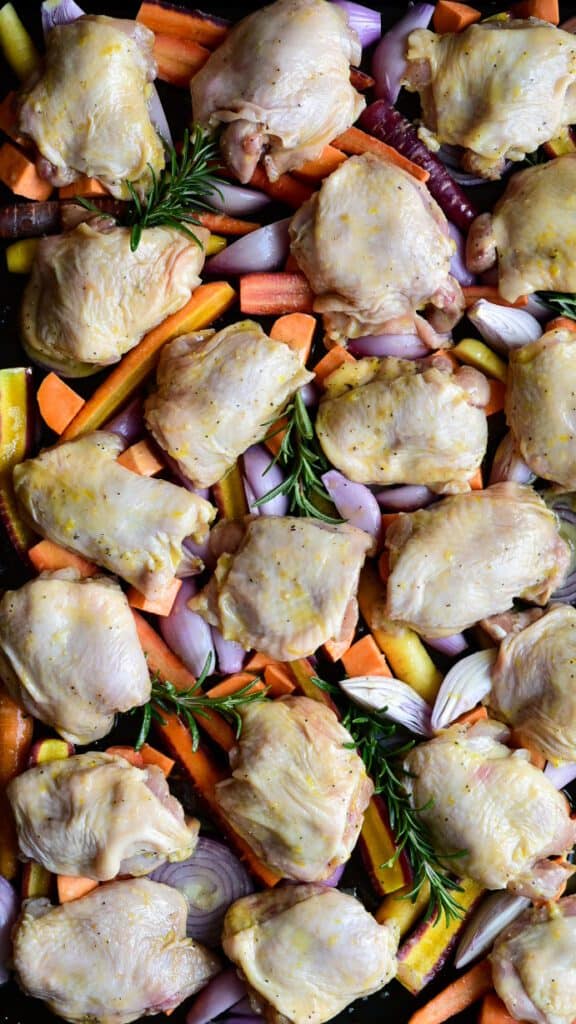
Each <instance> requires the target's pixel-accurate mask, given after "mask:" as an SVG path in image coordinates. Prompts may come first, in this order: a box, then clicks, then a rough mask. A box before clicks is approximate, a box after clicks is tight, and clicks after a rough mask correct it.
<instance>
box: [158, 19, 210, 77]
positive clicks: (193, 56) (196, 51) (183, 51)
mask: <svg viewBox="0 0 576 1024" xmlns="http://www.w3.org/2000/svg"><path fill="white" fill-rule="evenodd" d="M209 56H210V50H208V49H207V48H206V47H205V46H202V44H201V43H198V42H196V40H194V39H186V38H184V37H183V36H172V35H168V34H167V33H165V32H156V34H155V36H154V59H155V61H156V65H157V68H158V71H157V77H158V78H159V79H160V80H161V81H162V82H168V83H169V84H170V85H175V86H176V87H177V88H180V89H186V88H187V87H188V86H189V85H190V79H191V78H193V76H194V75H195V74H196V72H197V71H200V68H203V67H204V65H205V63H206V61H207V60H208V58H209Z"/></svg>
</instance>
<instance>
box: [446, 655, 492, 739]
mask: <svg viewBox="0 0 576 1024" xmlns="http://www.w3.org/2000/svg"><path fill="white" fill-rule="evenodd" d="M495 661H496V650H495V649H494V648H492V649H490V650H488V651H475V652H474V654H469V655H468V657H467V658H462V660H461V661H458V662H456V664H455V665H453V666H452V668H451V669H450V671H449V672H447V673H446V675H445V676H444V679H443V680H442V685H441V686H440V689H439V690H438V695H437V697H436V702H435V704H434V709H433V711H432V720H431V724H432V729H433V731H434V732H437V731H438V730H439V729H446V728H447V727H448V726H449V725H450V724H451V723H452V722H453V721H454V719H455V718H458V717H459V715H463V714H464V712H465V711H471V710H472V708H475V707H476V705H477V704H479V703H480V701H481V700H483V698H484V697H486V696H487V694H489V693H490V687H491V685H492V680H491V672H492V666H493V664H494V662H495Z"/></svg>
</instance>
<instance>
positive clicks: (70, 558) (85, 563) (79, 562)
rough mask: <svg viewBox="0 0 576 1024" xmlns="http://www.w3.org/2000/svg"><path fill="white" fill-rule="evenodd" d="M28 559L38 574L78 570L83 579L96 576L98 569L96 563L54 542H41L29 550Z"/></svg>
mask: <svg viewBox="0 0 576 1024" xmlns="http://www.w3.org/2000/svg"><path fill="white" fill-rule="evenodd" d="M28 558H29V559H30V561H31V563H32V565H33V566H34V568H35V569H36V572H57V571H58V569H76V570H77V571H78V573H79V574H80V576H81V577H82V579H86V578H87V577H88V576H95V575H96V573H97V572H99V571H100V570H99V569H98V566H97V565H94V562H90V561H89V559H88V558H83V557H82V555H77V554H75V553H74V552H73V551H67V550H66V548H63V547H60V545H59V544H55V543H54V541H52V540H40V541H38V543H37V544H35V545H34V547H32V548H29V550H28Z"/></svg>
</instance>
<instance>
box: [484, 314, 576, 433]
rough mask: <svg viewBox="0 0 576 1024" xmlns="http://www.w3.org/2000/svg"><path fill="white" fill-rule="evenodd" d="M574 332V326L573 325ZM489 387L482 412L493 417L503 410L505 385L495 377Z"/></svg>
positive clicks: (489, 381) (489, 380) (491, 379)
mask: <svg viewBox="0 0 576 1024" xmlns="http://www.w3.org/2000/svg"><path fill="white" fill-rule="evenodd" d="M574 330H576V324H575V325H574ZM488 383H489V385H490V400H489V402H488V405H487V406H485V407H484V412H485V413H486V415H487V416H493V415H494V414H495V413H497V412H502V409H503V408H504V400H505V398H506V385H505V384H504V382H503V381H501V380H496V378H495V377H490V378H489V379H488Z"/></svg>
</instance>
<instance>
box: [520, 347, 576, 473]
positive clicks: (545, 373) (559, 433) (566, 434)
mask: <svg viewBox="0 0 576 1024" xmlns="http://www.w3.org/2000/svg"><path fill="white" fill-rule="evenodd" d="M506 419H507V422H508V426H509V427H510V429H511V431H512V434H513V437H514V441H515V443H516V446H517V448H518V449H519V451H520V454H521V456H522V458H523V459H524V461H525V462H526V463H527V465H528V466H529V467H530V469H531V470H532V472H533V473H535V474H536V476H540V477H543V478H544V480H552V481H553V482H554V483H557V484H560V485H561V486H562V487H564V488H566V489H567V490H569V491H573V490H575V489H576V336H575V335H574V333H573V332H572V331H567V330H555V331H548V332H547V333H546V334H544V335H542V337H541V338H539V339H538V341H532V342H529V343H528V344H527V345H523V346H522V347H521V348H519V349H513V350H512V351H511V352H510V362H509V366H508V377H507V384H506Z"/></svg>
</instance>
